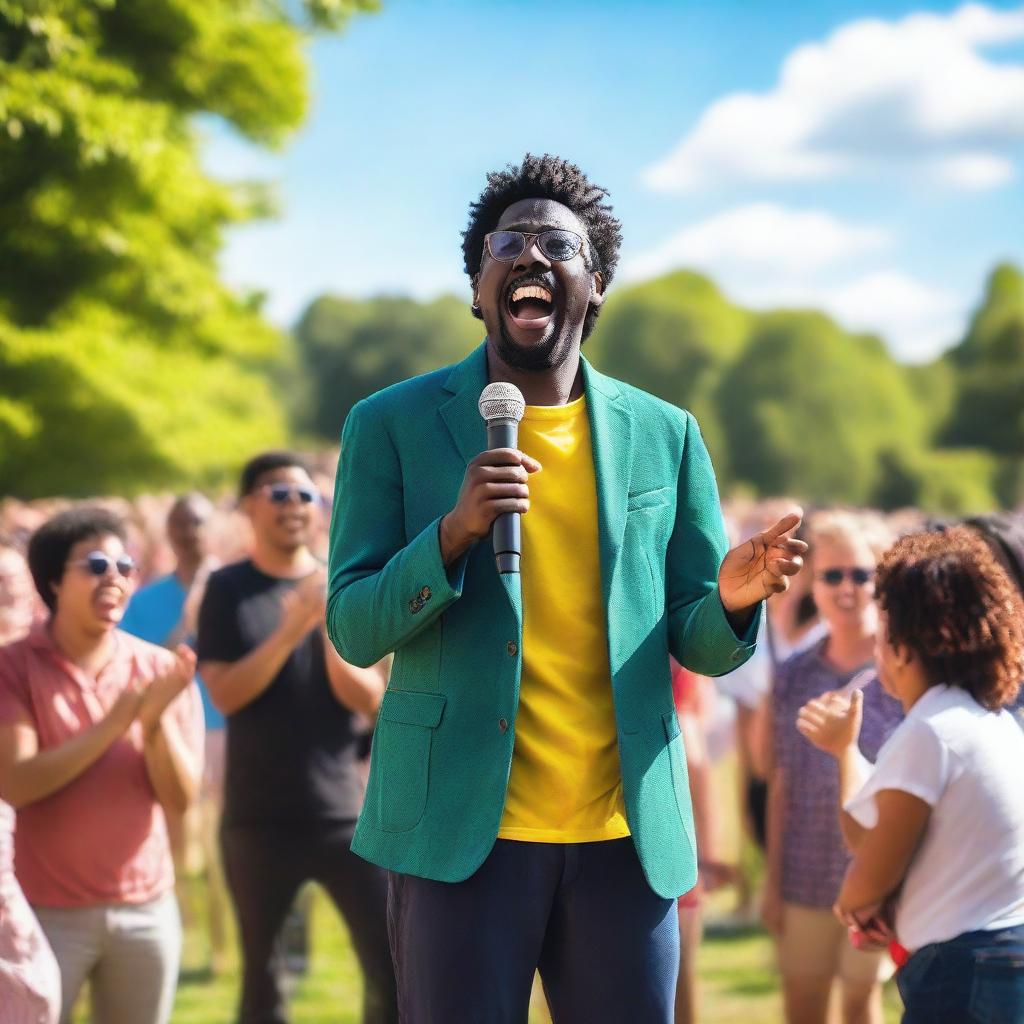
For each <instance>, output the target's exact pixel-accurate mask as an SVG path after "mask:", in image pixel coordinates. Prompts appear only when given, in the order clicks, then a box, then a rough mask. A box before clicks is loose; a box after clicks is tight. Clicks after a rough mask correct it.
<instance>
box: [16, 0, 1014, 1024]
mask: <svg viewBox="0 0 1024 1024" xmlns="http://www.w3.org/2000/svg"><path fill="white" fill-rule="evenodd" d="M0 76H2V77H0V499H18V500H22V501H24V500H32V499H38V498H49V497H58V496H59V497H74V498H79V497H89V496H97V495H121V496H126V497H136V496H138V495H140V494H147V493H156V492H164V491H167V490H170V489H175V488H183V487H191V486H201V487H204V488H206V489H208V490H210V491H212V492H218V493H220V492H223V491H224V490H225V489H227V488H229V487H230V484H231V482H232V480H233V478H234V475H235V474H236V472H237V470H238V467H239V466H240V465H241V463H242V462H243V461H244V460H245V459H246V458H247V457H248V456H249V455H251V454H252V453H253V452H254V451H255V450H257V449H260V448H265V447H268V446H277V445H283V444H289V445H292V446H296V447H299V448H301V449H303V450H306V451H315V452H320V453H325V452H326V453H328V454H329V453H330V452H332V451H333V450H334V449H335V448H336V445H337V439H338V436H339V433H340V428H341V424H342V422H343V420H344V417H345V414H346V413H347V411H348V409H349V408H350V407H351V406H352V405H353V404H354V403H355V402H356V401H357V400H358V399H359V398H361V397H362V396H364V395H366V394H368V393H370V392H372V391H374V390H376V389H378V388H380V387H382V386H385V385H387V384H389V383H392V382H393V381H396V380H400V379H402V378H404V377H407V376H409V375H411V374H414V373H419V372H423V371H426V370H429V369H432V368H435V367H437V366H441V365H444V364H446V363H449V362H452V361H454V360H456V359H458V358H460V357H461V356H462V355H463V354H465V353H466V352H467V351H469V350H470V349H471V348H472V347H473V346H475V345H476V344H478V343H479V342H480V340H481V337H482V330H481V324H480V323H479V321H476V320H474V319H473V318H472V317H471V316H470V314H469V311H468V298H469V288H468V283H467V281H466V279H465V276H464V274H463V272H462V267H461V254H460V244H461V238H460V232H461V230H462V228H463V227H464V225H465V221H466V214H467V206H468V203H469V202H470V200H472V199H473V198H475V197H476V195H477V194H478V193H479V191H480V190H481V188H482V187H483V184H484V181H485V176H486V173H487V171H489V170H492V169H498V168H501V167H502V166H503V165H504V164H506V163H508V162H513V161H518V160H519V159H520V158H521V157H522V156H523V154H524V153H526V152H533V153H544V152H551V153H557V154H559V155H561V156H564V157H566V158H569V159H571V160H573V161H575V162H577V163H578V164H580V166H581V167H582V168H583V169H584V170H585V171H586V172H587V173H588V174H589V175H591V176H592V178H593V179H594V180H595V181H597V182H599V183H600V184H602V185H605V186H606V187H608V188H609V189H610V191H611V195H612V200H613V203H614V205H615V210H616V213H617V214H618V215H619V216H620V217H621V219H622V221H623V228H624V236H625V241H624V246H623V254H622V263H621V267H620V272H619V274H618V276H617V278H616V280H615V281H614V282H613V284H612V287H611V290H610V293H609V294H610V297H609V301H608V303H607V304H606V307H605V309H604V310H603V312H602V314H601V317H600V319H599V321H598V327H597V330H596V332H595V334H594V336H593V337H592V338H591V339H590V340H589V341H588V342H587V344H586V347H585V350H584V352H585V354H586V355H587V356H588V357H589V358H590V359H591V360H592V361H593V362H594V363H595V364H596V365H597V366H598V367H599V368H600V369H602V370H604V371H605V372H608V373H611V374H613V375H615V376H618V377H621V378H623V379H626V380H628V381H630V382H632V383H635V384H637V385H639V386H640V387H643V388H645V389H647V390H649V391H652V392H653V393H655V394H657V395H659V396H661V397H663V398H665V399H667V400H669V401H671V402H674V403H676V404H679V405H683V406H686V407H688V408H690V409H691V410H693V412H694V413H695V414H696V415H697V417H698V419H699V420H700V422H701V424H702V428H703V431H704V434H705V437H706V439H707V442H708V446H709V448H710V450H711V453H712V456H713V458H714V461H715V465H716V468H717V471H718V475H719V479H720V484H721V487H722V490H723V492H724V493H725V494H726V495H728V496H733V497H740V498H743V497H764V496H769V495H778V494H786V495H793V496H796V497H799V498H800V499H801V500H804V501H806V502H809V503H812V504H819V505H820V504H835V503H844V504H857V505H871V506H875V507H879V508H883V509H896V508H901V507H905V506H915V507H918V508H922V509H924V510H926V511H928V512H933V513H968V512H983V511H989V510H991V509H993V508H997V507H1003V508H1013V507H1019V506H1021V504H1022V503H1024V274H1022V271H1021V267H1022V266H1024V231H1022V230H1021V229H1022V226H1024V192H1022V190H1021V187H1020V178H1021V170H1022V167H1024V7H1022V6H1020V5H1018V4H1009V3H996V2H992V3H987V4H959V5H958V4H949V3H923V2H916V3H915V2H887V0H876V2H869V0H837V2H833V3H829V4H820V3H810V2H804V0H794V2H790V3H785V4H783V3H781V2H776V0H772V2H768V0H766V2H763V3H748V2H742V0H719V2H716V3H714V4H711V3H696V2H695V3H680V2H657V0H650V2H641V3H624V2H623V3H619V2H602V0H589V2H584V0H560V2H559V3H558V4H549V3H543V2H539V0H518V2H516V3H512V2H506V0H475V2H472V0H381V2H380V3H374V2H372V0H306V2H305V3H300V2H299V0H231V2H227V0H217V2H210V0H0ZM196 899H197V900H200V901H201V899H202V893H201V892H198V893H197V894H196ZM329 917H330V915H329V914H327V913H320V914H318V915H316V920H317V922H318V923H317V928H318V941H317V943H316V944H315V954H314V955H315V958H316V960H315V966H314V970H313V972H312V973H311V975H310V978H309V980H308V981H304V982H302V983H301V984H300V987H299V990H298V993H297V1001H296V1018H295V1019H296V1020H297V1021H306V1022H312V1021H325V1022H326V1021H328V1020H332V1021H333V1020H336V1019H338V1018H337V1016H336V1014H337V1010H338V1008H339V1007H344V1006H347V1005H351V1006H352V1007H353V1009H352V1011H351V1014H350V1016H348V1017H343V1018H342V1019H350V1020H354V1019H355V1016H354V1014H355V1009H354V1006H355V991H356V988H355V977H354V968H353V966H352V963H351V959H350V958H349V954H348V953H347V947H346V945H345V938H344V934H343V932H342V931H341V929H340V926H336V925H335V923H334V922H333V921H331V920H329ZM193 946H194V942H193ZM190 949H191V950H192V953H193V954H194V960H195V962H197V963H198V962H201V960H202V954H201V951H200V952H196V950H195V949H194V948H192V947H190ZM703 956H704V957H705V959H706V963H704V964H703V965H702V969H703V977H704V978H705V982H706V984H707V985H708V986H709V996H708V1002H707V1006H708V1018H707V1019H708V1020H709V1021H716V1020H721V1021H725V1020H734V1019H737V1018H738V1014H739V1013H741V1012H742V1015H743V1016H744V1019H749V1020H752V1021H757V1020H762V1019H763V1020H770V1019H775V1016H777V1002H774V1001H773V1000H776V998H777V997H776V996H775V994H774V989H775V985H774V981H773V979H772V978H771V975H770V971H769V964H770V958H769V956H768V952H767V944H766V942H765V940H764V939H763V938H762V937H760V936H758V935H757V934H756V933H752V934H749V935H746V934H741V935H739V936H738V937H737V936H733V937H732V938H729V939H725V938H720V939H715V940H713V941H711V942H709V943H707V944H706V945H705V949H704V953H703ZM233 997H234V980H233V979H232V978H231V977H228V978H224V977H222V978H219V979H217V980H216V981H215V982H214V981H210V980H207V979H204V978H203V977H201V976H197V977H194V978H192V979H189V978H186V984H184V985H183V986H182V991H181V995H180V1000H179V1008H178V1010H177V1012H176V1015H175V1021H178V1022H181V1024H200V1022H203V1024H205V1022H207V1021H210V1022H212V1021H217V1020H224V1019H227V1017H228V1015H229V1007H230V1005H231V1002H232V1000H233ZM773 1015H774V1016H773Z"/></svg>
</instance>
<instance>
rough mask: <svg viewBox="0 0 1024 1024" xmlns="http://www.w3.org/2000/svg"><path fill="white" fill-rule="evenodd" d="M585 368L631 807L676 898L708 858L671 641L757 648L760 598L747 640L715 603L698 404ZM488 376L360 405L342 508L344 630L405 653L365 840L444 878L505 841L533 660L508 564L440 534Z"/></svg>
mask: <svg viewBox="0 0 1024 1024" xmlns="http://www.w3.org/2000/svg"><path fill="white" fill-rule="evenodd" d="M583 380H584V390H585V393H586V399H587V411H588V414H589V417H590V429H591V436H592V441H593V448H594V466H595V470H596V477H597V492H598V493H597V498H598V501H597V505H598V521H599V522H598V526H599V545H600V559H601V585H602V591H603V596H604V606H605V609H606V613H607V629H608V654H609V660H610V664H611V687H612V690H613V693H614V700H615V718H616V725H617V729H618V741H619V757H620V762H621V766H622V783H623V794H624V797H625V804H626V817H627V820H628V822H629V828H630V832H631V833H632V837H633V842H634V843H635V844H636V849H637V852H638V854H639V857H640V861H641V863H642V864H643V868H644V871H645V873H646V876H647V879H648V881H649V882H650V885H651V887H652V888H653V889H654V891H655V892H657V893H659V894H660V895H662V896H665V897H675V896H679V895H681V894H682V893H684V892H687V891H688V890H689V889H691V888H692V887H693V885H694V884H695V882H696V878H697V853H696V843H695V841H694V826H693V810H692V806H691V803H690V787H689V781H688V778H687V772H686V754H685V751H684V749H683V741H682V738H681V737H680V735H679V724H678V722H677V719H676V712H675V707H674V705H673V701H672V686H671V679H670V670H669V654H670V653H671V654H673V655H674V656H675V657H676V659H677V660H678V661H680V662H681V663H682V664H683V665H685V666H686V667H687V668H690V669H692V670H693V671H694V672H699V673H701V674H703V675H721V674H723V673H725V672H728V671H730V670H731V669H733V668H735V667H737V666H738V665H739V664H741V663H742V662H744V661H745V660H746V659H747V658H748V657H749V656H750V654H751V652H752V651H753V648H754V637H756V635H757V627H758V620H759V617H760V610H759V611H758V614H757V615H755V616H754V621H753V622H752V623H751V625H750V627H749V628H748V629H747V631H746V633H745V634H744V636H743V637H737V636H736V635H735V633H734V632H733V630H732V628H731V627H730V625H729V622H728V621H727V619H726V616H725V612H724V610H723V608H722V603H721V600H720V599H719V596H718V570H719V567H720V565H721V562H722V558H723V557H724V555H725V552H726V550H727V544H726V536H725V530H724V527H723V523H722V514H721V509H720V506H719V501H718V491H717V487H716V485H715V477H714V473H713V471H712V468H711V462H710V460H709V458H708V454H707V450H706V449H705V447H704V442H703V440H702V439H701V436H700V431H699V430H698V428H697V424H696V421H695V420H694V419H693V417H692V416H691V415H690V414H689V413H687V412H683V411H682V410H680V409H677V408H675V407H674V406H671V405H668V404H666V403H665V402H662V401H660V400H659V399H656V398H654V397H652V396H651V395H648V394H645V393H644V392H642V391H639V390H637V389H636V388H633V387H630V386H629V385H627V384H623V383H621V382H619V381H616V380H612V379H611V378H610V377H605V376H603V375H602V374H600V373H598V372H597V371H596V370H595V369H594V368H593V367H592V366H591V365H590V364H589V363H588V362H587V361H586V360H583ZM486 384H487V360H486V353H485V348H484V347H483V346H481V347H480V348H478V349H477V350H476V351H475V352H473V353H472V354H471V355H470V356H469V357H468V358H467V359H465V360H464V361H463V362H461V363H459V364H458V365H456V366H454V367H448V368H446V369H443V370H438V371H436V372H434V373H428V374H426V375H425V376H422V377H416V378H414V379H412V380H407V381H404V382H403V383H401V384H396V385H394V386H393V387H390V388H387V389H385V390H384V391H380V392H378V393H377V394H375V395H372V396H371V397H370V398H367V399H364V400H363V401H361V402H360V403H359V404H358V405H356V406H355V407H354V408H353V409H352V411H351V413H350V414H349V416H348V419H347V420H346V422H345V428H344V431H343V434H342V453H341V459H340V461H339V464H338V479H337V488H336V490H335V499H334V515H333V519H332V521H331V537H330V568H329V573H330V580H329V585H328V600H327V630H328V633H329V635H330V637H331V640H332V641H333V643H334V645H335V647H336V648H337V650H338V652H339V653H340V654H341V656H342V657H343V658H345V660H346V661H349V662H352V663H353V664H356V665H363V666H366V665H371V664H373V663H374V662H376V661H378V660H379V659H381V658H383V657H384V656H385V655H386V654H388V653H390V652H392V651H393V652H394V654H395V659H394V664H393V666H392V669H391V679H390V682H389V683H388V687H387V690H386V692H385V694H384V699H383V701H382V703H381V707H380V712H379V714H378V717H377V725H376V730H375V733H374V739H373V753H372V757H371V763H370V778H369V785H368V788H367V794H366V803H365V805H364V807H363V812H362V814H361V815H360V817H359V823H358V826H357V828H356V833H355V839H354V840H353V843H352V849H353V850H354V851H355V852H356V853H357V854H359V855H360V856H361V857H364V858H365V859H366V860H369V861H372V862H374V863H375V864H379V865H381V866H382V867H385V868H389V869H391V870H393V871H400V872H404V873H407V874H412V875H420V876H422V877H425V878H432V879H436V880H439V881H445V882H457V881H461V880H462V879H465V878H468V877H469V876H470V875H471V874H473V872H474V871H476V869H477V868H478V867H479V866H480V864H481V863H482V862H483V860H484V858H485V857H486V856H487V854H488V853H489V852H490V849H491V847H492V846H493V844H494V841H495V838H496V836H497V833H498V826H499V824H500V822H501V816H502V810H503V808H504V805H505V790H506V786H507V784H508V777H509V770H510V767H511V764H512V748H513V744H514V743H515V736H516V728H515V725H516V708H517V705H518V701H519V680H520V674H521V671H522V665H523V657H522V599H521V593H520V585H519V578H518V577H517V576H514V575H506V576H500V575H499V574H498V572H497V570H496V569H495V565H494V557H493V554H492V551H491V545H490V542H489V541H481V542H480V543H478V544H476V545H474V546H473V547H472V548H471V549H470V551H469V552H468V553H467V554H466V555H464V556H463V557H462V558H461V559H460V560H459V561H458V562H457V563H456V564H454V565H452V566H451V567H449V569H448V570H447V572H446V571H445V567H444V565H443V563H442V561H441V550H440V544H439V540H438V524H439V522H440V520H441V518H442V517H443V516H444V515H445V514H446V513H447V512H449V511H450V510H451V509H452V508H453V507H454V505H455V503H456V500H457V498H458V493H459V488H460V487H461V485H462V480H463V476H464V474H465V471H466V465H467V463H468V462H469V461H470V460H471V459H472V458H474V457H475V456H477V455H479V454H480V452H482V451H484V450H485V448H486V447H487V433H486V427H485V425H484V421H483V420H482V419H481V417H480V413H479V412H478V411H477V399H478V398H479V397H480V392H481V391H482V390H483V388H484V386H485V385H486ZM529 571H530V567H529V565H526V564H525V563H524V564H523V572H524V573H527V572H529ZM553 628H555V629H558V628H559V627H558V624H557V623H554V624H553Z"/></svg>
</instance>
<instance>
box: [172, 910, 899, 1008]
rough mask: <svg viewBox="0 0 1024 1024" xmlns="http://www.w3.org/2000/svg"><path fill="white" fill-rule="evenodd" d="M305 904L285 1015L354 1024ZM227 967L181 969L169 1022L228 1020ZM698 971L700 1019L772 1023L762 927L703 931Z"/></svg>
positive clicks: (338, 937) (346, 979) (333, 958)
mask: <svg viewBox="0 0 1024 1024" xmlns="http://www.w3.org/2000/svg"><path fill="white" fill-rule="evenodd" d="M312 906H313V910H312V928H313V943H312V945H313V950H312V957H311V962H310V969H309V973H308V974H307V976H306V977H305V978H303V979H302V980H300V981H299V982H298V984H297V986H296V989H295V992H294V997H293V1001H292V1019H293V1020H294V1021H295V1024H357V1022H358V1020H359V993H360V986H359V979H358V974H357V969H356V962H355V957H354V955H353V953H352V950H351V947H350V946H349V942H348V937H347V934H346V932H345V929H344V926H343V925H342V924H341V923H340V921H339V920H338V918H337V916H336V915H335V913H334V910H333V908H332V907H331V906H330V904H329V903H328V902H327V900H326V897H324V896H323V895H322V894H320V893H319V892H317V893H316V896H315V898H314V900H313V905H312ZM205 959H206V951H205V946H204V945H203V944H202V941H201V940H199V939H198V938H197V936H196V935H195V934H193V935H192V936H191V938H190V941H189V943H188V947H187V949H186V961H187V964H188V963H190V964H193V965H194V964H196V963H199V962H205ZM229 967H230V970H229V971H228V972H227V973H225V974H224V976H223V977H219V978H216V979H212V980H211V979H210V978H209V977H205V976H202V975H200V974H196V973H190V972H186V974H185V976H184V978H183V980H182V984H181V986H180V989H179V991H178V1001H177V1005H176V1007H175V1011H174V1017H173V1024H228V1022H230V1021H232V1020H233V1019H234V1018H233V1012H234V1008H235V999H236V996H237V984H238V978H237V969H236V964H235V962H234V961H233V960H232V962H231V964H230V965H229ZM698 974H699V978H700V986H701V995H700V1007H701V1016H700V1021H701V1022H702V1024H775V1022H778V1021H780V1020H781V1009H780V1008H781V1000H780V997H779V995H778V988H777V983H776V978H775V974H774V971H773V969H772V953H771V946H770V943H769V942H768V940H767V938H766V937H765V936H764V935H763V934H762V933H761V932H759V931H756V930H749V929H748V930H739V931H735V932H731V933H729V934H727V935H726V934H713V935H711V936H709V937H707V938H706V939H705V941H704V943H703V945H702V947H701V951H700V956H699V960H698ZM889 988H890V991H888V992H887V998H886V1005H887V1012H886V1022H887V1024H895V1022H897V1021H898V1020H899V1010H898V1007H899V997H898V996H897V995H896V993H895V991H894V990H892V986H889ZM536 995H537V997H538V998H537V999H536V1000H535V1003H536V1008H535V1012H534V1013H533V1014H532V1016H531V1024H546V1022H548V1021H549V1019H550V1018H549V1017H548V1015H547V1013H546V1012H545V1011H544V1009H543V1001H542V999H540V997H539V993H536ZM612 1024H614V1022H612ZM623 1024H629V1022H627V1021H624V1022H623Z"/></svg>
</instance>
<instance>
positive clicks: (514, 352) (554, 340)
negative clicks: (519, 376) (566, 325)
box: [495, 318, 572, 371]
mask: <svg viewBox="0 0 1024 1024" xmlns="http://www.w3.org/2000/svg"><path fill="white" fill-rule="evenodd" d="M499 324H500V330H499V332H498V337H497V339H495V347H496V348H497V350H498V355H499V356H500V357H501V359H502V361H503V362H504V363H505V364H506V365H507V366H511V367H512V368H513V369H515V370H527V371H530V370H533V371H538V370H551V369H553V368H554V367H556V366H561V365H562V363H564V362H565V360H566V359H567V358H568V356H569V353H570V352H571V351H572V344H571V342H569V341H568V340H567V339H565V338H563V332H562V331H561V330H559V327H560V326H561V325H559V324H556V325H555V330H553V331H552V332H551V335H550V337H548V338H547V339H546V340H545V341H543V342H542V343H541V344H539V345H531V346H530V347H529V348H526V347H524V346H522V345H519V344H518V343H517V342H515V341H514V340H513V339H512V337H511V335H510V334H509V333H508V331H507V330H506V329H505V320H504V318H501V320H500V321H499Z"/></svg>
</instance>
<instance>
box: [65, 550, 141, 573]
mask: <svg viewBox="0 0 1024 1024" xmlns="http://www.w3.org/2000/svg"><path fill="white" fill-rule="evenodd" d="M71 564H72V565H74V566H77V567H78V568H80V569H85V571H86V572H87V573H89V575H90V576H106V575H107V573H108V572H109V571H110V569H111V566H113V567H114V568H115V569H117V571H118V572H119V573H120V574H121V575H122V576H123V577H124V578H125V579H130V578H131V577H132V576H133V575H134V573H135V569H136V565H135V559H134V558H132V556H131V555H120V556H119V557H117V558H111V557H110V555H108V554H107V553H106V552H104V551H90V552H89V554H87V555H86V556H85V558H79V559H78V560H77V561H75V562H72V563H71Z"/></svg>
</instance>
